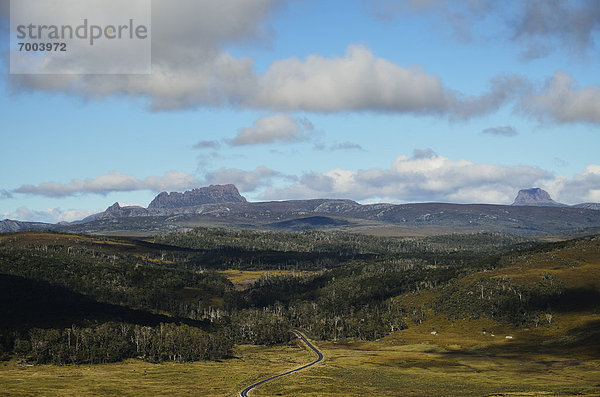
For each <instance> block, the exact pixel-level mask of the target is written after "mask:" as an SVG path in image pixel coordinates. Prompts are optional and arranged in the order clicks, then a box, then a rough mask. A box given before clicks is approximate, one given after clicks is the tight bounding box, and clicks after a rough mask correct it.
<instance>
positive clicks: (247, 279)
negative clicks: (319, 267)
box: [217, 269, 318, 289]
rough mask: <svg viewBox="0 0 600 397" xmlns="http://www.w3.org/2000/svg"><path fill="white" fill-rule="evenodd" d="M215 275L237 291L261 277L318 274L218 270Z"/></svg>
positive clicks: (284, 271) (281, 271)
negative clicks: (230, 284) (218, 274)
mask: <svg viewBox="0 0 600 397" xmlns="http://www.w3.org/2000/svg"><path fill="white" fill-rule="evenodd" d="M217 273H221V274H222V275H224V276H225V277H227V279H228V280H229V281H231V282H232V283H233V285H235V287H236V288H237V289H244V288H246V287H248V286H250V285H252V284H254V282H255V281H257V280H259V279H260V278H261V277H265V276H303V275H308V274H315V273H318V272H308V271H293V270H235V269H229V270H219V271H218V272H217Z"/></svg>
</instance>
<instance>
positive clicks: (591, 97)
mask: <svg viewBox="0 0 600 397" xmlns="http://www.w3.org/2000/svg"><path fill="white" fill-rule="evenodd" d="M523 107H524V109H525V111H527V112H529V113H531V114H533V115H534V116H536V117H537V118H538V119H539V120H540V121H542V122H545V121H553V122H558V123H575V122H587V123H594V124H598V123H600V87H598V86H589V87H584V88H581V87H579V86H578V84H577V82H576V81H575V79H574V78H573V77H571V76H570V75H568V74H567V73H564V72H561V71H557V72H556V73H554V76H553V77H552V78H551V79H549V80H548V81H547V82H546V85H545V86H544V88H543V89H542V90H541V92H539V93H537V94H535V95H530V96H528V97H526V98H524V99H523Z"/></svg>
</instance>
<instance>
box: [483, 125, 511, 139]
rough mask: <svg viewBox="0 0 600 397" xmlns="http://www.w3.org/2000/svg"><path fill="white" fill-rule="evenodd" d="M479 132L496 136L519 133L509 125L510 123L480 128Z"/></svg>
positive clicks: (508, 135) (509, 135)
mask: <svg viewBox="0 0 600 397" xmlns="http://www.w3.org/2000/svg"><path fill="white" fill-rule="evenodd" d="M481 133H482V134H486V135H496V136H506V137H511V136H517V135H519V133H518V132H517V130H516V129H515V128H514V127H511V126H510V125H507V126H504V127H490V128H486V129H484V130H482V131H481Z"/></svg>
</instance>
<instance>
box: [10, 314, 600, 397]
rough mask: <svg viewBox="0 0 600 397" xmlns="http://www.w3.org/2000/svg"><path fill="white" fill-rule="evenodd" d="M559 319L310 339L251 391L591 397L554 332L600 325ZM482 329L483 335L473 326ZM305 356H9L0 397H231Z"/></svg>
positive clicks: (589, 381) (570, 351)
mask: <svg viewBox="0 0 600 397" xmlns="http://www.w3.org/2000/svg"><path fill="white" fill-rule="evenodd" d="M563 320H564V321H561V319H558V320H557V321H556V322H555V323H554V324H553V325H552V326H549V327H540V328H538V329H529V330H527V329H514V328H507V327H505V326H501V325H499V324H496V323H494V322H492V321H490V320H476V321H456V322H454V323H452V322H448V321H447V320H445V319H443V318H441V317H437V316H436V315H434V314H432V315H431V316H430V318H429V319H428V320H427V321H425V322H424V323H423V324H421V325H419V326H412V327H411V328H409V329H407V330H403V331H401V332H396V333H394V334H391V335H389V336H387V337H386V338H383V339H381V340H379V341H374V342H366V343H359V342H338V343H333V342H317V343H316V345H317V346H318V347H319V349H320V350H321V351H323V353H324V354H325V361H324V362H323V363H322V364H320V365H318V366H316V367H313V368H311V369H308V370H306V371H304V372H301V373H297V374H292V375H289V376H286V377H283V378H280V379H277V380H275V381H273V382H271V383H267V384H265V385H262V386H260V387H259V388H258V389H256V390H254V391H252V392H251V395H254V396H257V397H260V396H290V397H295V396H311V397H316V396H319V397H320V396H323V397H329V396H331V397H333V396H382V397H383V396H546V395H551V396H570V395H586V396H600V359H598V355H597V352H595V351H593V350H589V349H588V350H586V349H577V348H573V347H572V346H571V345H569V343H565V341H564V335H565V331H564V330H561V329H560V327H561V324H565V323H567V322H568V323H569V324H572V323H573V322H578V323H580V325H582V326H588V327H589V325H590V324H599V323H600V316H597V315H596V316H585V317H584V318H581V317H580V318H579V319H578V320H574V319H563ZM481 329H486V330H487V331H486V333H485V334H484V333H483V332H473V331H472V330H481ZM431 330H435V332H437V334H436V335H433V334H432V333H431V332H433V331H431ZM571 334H572V335H575V334H574V333H573V332H571V333H569V332H567V333H566V335H571ZM492 335H493V336H492ZM559 335H563V336H559ZM506 336H512V337H513V338H512V339H506ZM567 342H568V341H567ZM312 358H313V355H312V354H311V353H310V352H309V351H307V350H306V349H305V348H303V347H301V346H300V345H290V346H279V347H261V346H238V348H237V350H236V357H235V358H232V359H228V360H224V361H221V362H197V363H191V364H171V363H167V364H150V363H145V362H141V361H137V360H129V361H126V362H124V363H118V364H107V365H93V366H86V365H82V366H64V367H58V366H51V365H44V366H36V367H18V366H16V365H15V362H14V361H13V362H8V363H4V364H2V365H1V366H0V395H1V396H142V395H143V396H215V397H217V396H236V395H237V393H238V392H239V391H240V390H241V389H243V388H244V387H245V386H247V385H249V384H251V383H253V382H255V381H257V380H260V379H263V378H266V377H268V376H271V375H274V374H277V373H280V372H284V371H286V370H288V369H291V368H294V367H297V366H300V365H301V364H304V363H307V362H309V361H311V360H312Z"/></svg>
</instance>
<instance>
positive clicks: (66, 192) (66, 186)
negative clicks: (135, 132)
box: [13, 171, 200, 198]
mask: <svg viewBox="0 0 600 397" xmlns="http://www.w3.org/2000/svg"><path fill="white" fill-rule="evenodd" d="M199 184H200V182H199V181H198V180H197V179H196V178H194V177H193V176H191V175H189V174H187V173H185V172H178V171H170V172H166V173H165V174H164V175H163V176H149V177H147V178H144V179H139V178H137V177H135V176H133V175H125V174H122V173H120V172H117V171H115V172H111V173H110V174H105V175H100V176H98V177H96V178H86V179H73V180H71V182H69V183H60V182H45V183H41V184H39V185H23V186H21V187H19V188H17V189H15V190H13V192H14V193H22V194H30V195H36V196H45V197H53V198H60V197H67V196H75V195H79V194H87V193H95V194H104V195H105V194H108V193H111V192H129V191H135V190H151V191H155V192H160V191H164V190H186V189H189V188H193V187H197V186H199Z"/></svg>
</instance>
